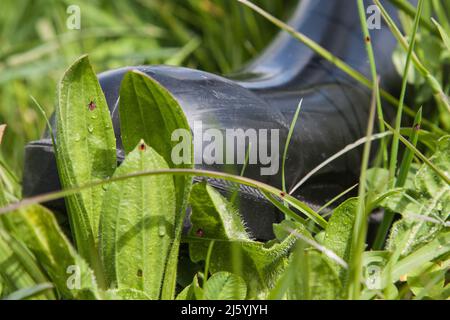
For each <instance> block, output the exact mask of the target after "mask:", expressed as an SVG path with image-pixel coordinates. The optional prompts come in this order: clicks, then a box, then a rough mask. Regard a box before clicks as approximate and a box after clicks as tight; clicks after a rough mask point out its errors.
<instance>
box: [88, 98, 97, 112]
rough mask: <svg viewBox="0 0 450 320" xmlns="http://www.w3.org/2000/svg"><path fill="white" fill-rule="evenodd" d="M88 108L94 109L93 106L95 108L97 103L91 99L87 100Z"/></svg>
mask: <svg viewBox="0 0 450 320" xmlns="http://www.w3.org/2000/svg"><path fill="white" fill-rule="evenodd" d="M88 107H89V110H91V111H94V109H95V108H97V105H96V104H95V102H94V101H92V100H91V102H89V105H88Z"/></svg>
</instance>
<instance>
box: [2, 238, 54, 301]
mask: <svg viewBox="0 0 450 320" xmlns="http://www.w3.org/2000/svg"><path fill="white" fill-rule="evenodd" d="M0 279H1V282H2V283H3V290H2V295H9V294H13V293H14V292H16V291H18V290H21V289H26V288H30V287H35V286H36V285H38V284H41V283H47V282H49V280H48V278H47V277H46V276H45V274H44V273H43V272H42V270H41V268H40V267H39V264H38V262H37V261H36V259H35V257H34V256H33V255H32V254H31V253H30V252H29V251H28V249H27V248H26V247H25V246H24V245H23V244H22V243H21V242H19V241H18V240H16V239H15V238H13V237H11V236H10V235H9V234H8V233H6V232H5V231H4V230H0ZM34 298H35V299H39V300H40V299H55V298H56V297H55V295H54V293H53V291H46V292H42V293H40V294H38V295H37V296H35V297H34Z"/></svg>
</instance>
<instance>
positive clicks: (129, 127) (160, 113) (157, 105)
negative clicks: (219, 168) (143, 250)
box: [119, 70, 194, 299]
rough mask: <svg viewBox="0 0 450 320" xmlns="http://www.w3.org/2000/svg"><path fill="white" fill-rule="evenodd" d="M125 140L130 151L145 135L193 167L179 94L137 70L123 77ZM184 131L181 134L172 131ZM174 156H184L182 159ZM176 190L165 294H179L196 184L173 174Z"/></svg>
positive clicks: (154, 145) (157, 147) (164, 153)
mask: <svg viewBox="0 0 450 320" xmlns="http://www.w3.org/2000/svg"><path fill="white" fill-rule="evenodd" d="M119 115H120V127H121V134H122V142H123V145H124V149H125V151H126V152H130V151H131V150H132V149H134V147H135V146H136V144H137V143H138V142H139V141H140V139H142V138H143V139H144V140H145V141H146V142H147V143H148V144H149V145H150V146H151V147H152V148H153V149H155V150H156V152H157V153H158V154H160V155H161V156H162V157H163V158H164V160H165V161H166V162H167V164H168V165H169V167H170V168H193V167H194V165H193V163H194V161H193V151H192V149H193V147H192V136H191V131H190V127H189V124H188V122H187V119H186V116H185V114H184V112H183V110H182V108H181V107H180V105H179V104H178V102H177V101H176V100H175V98H174V97H173V96H172V95H171V94H170V92H168V91H167V90H166V89H165V88H164V87H163V86H161V84H159V83H158V82H157V81H156V80H155V79H152V78H150V77H149V76H147V75H146V74H144V73H142V72H140V71H137V70H134V71H130V72H128V73H127V74H126V75H125V77H124V79H123V80H122V85H121V88H120V102H119ZM175 132H181V135H180V136H179V137H176V136H175V137H174V140H172V135H173V134H174V133H175ZM177 139H181V140H180V141H182V142H184V143H185V145H186V149H184V150H183V151H182V152H180V154H178V153H177V152H176V150H177V148H176V147H175V146H176V145H177V144H178V143H179V140H177ZM172 152H175V154H174V156H181V157H182V158H183V159H184V160H183V161H182V162H181V163H179V162H178V161H175V157H173V155H172ZM172 179H173V180H174V183H175V192H176V212H177V218H176V219H175V229H174V239H175V241H174V245H173V246H172V249H171V253H170V259H169V261H168V269H167V272H166V274H165V279H164V287H163V298H164V299H172V298H174V296H175V285H176V271H177V259H178V251H179V242H180V239H181V230H182V225H183V220H184V216H185V212H186V205H187V199H188V197H189V191H190V189H191V185H192V178H191V177H190V176H173V178H172Z"/></svg>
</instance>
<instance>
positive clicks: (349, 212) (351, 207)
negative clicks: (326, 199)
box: [323, 198, 358, 282]
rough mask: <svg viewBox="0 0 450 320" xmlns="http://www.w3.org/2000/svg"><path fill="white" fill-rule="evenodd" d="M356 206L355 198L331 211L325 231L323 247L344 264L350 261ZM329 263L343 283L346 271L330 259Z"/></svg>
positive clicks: (356, 200)
mask: <svg viewBox="0 0 450 320" xmlns="http://www.w3.org/2000/svg"><path fill="white" fill-rule="evenodd" d="M357 206H358V199H357V198H351V199H348V200H346V201H345V202H343V203H342V204H341V205H339V206H338V207H337V208H336V209H334V210H333V214H332V215H331V218H330V220H329V221H328V225H327V228H326V229H325V238H324V241H323V245H324V246H325V247H326V248H327V249H329V250H331V251H333V252H334V253H335V254H336V255H338V256H339V257H340V258H342V259H343V260H344V261H346V262H348V261H349V259H350V251H351V240H352V235H353V226H354V223H355V216H356V209H357ZM329 262H330V265H331V266H332V267H333V269H334V270H335V271H336V272H338V274H339V275H340V279H341V281H343V282H344V279H345V277H346V270H345V269H344V268H343V267H342V266H340V265H338V264H337V263H336V262H334V261H332V260H331V259H329Z"/></svg>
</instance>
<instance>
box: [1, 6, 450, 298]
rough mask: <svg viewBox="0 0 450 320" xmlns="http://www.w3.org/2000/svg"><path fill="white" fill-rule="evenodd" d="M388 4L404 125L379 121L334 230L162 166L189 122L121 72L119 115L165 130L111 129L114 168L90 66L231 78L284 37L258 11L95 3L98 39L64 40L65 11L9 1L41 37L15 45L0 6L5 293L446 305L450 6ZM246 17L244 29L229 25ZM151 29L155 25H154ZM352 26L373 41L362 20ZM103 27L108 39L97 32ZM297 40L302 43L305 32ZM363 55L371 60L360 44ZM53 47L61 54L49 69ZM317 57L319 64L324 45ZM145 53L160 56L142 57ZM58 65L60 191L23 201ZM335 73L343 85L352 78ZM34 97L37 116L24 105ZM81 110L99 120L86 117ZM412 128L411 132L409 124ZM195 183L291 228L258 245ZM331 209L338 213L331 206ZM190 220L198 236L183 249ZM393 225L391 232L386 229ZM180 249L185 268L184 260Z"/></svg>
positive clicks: (11, 21) (377, 91)
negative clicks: (392, 8) (373, 220)
mask: <svg viewBox="0 0 450 320" xmlns="http://www.w3.org/2000/svg"><path fill="white" fill-rule="evenodd" d="M243 2H245V1H243ZM393 2H394V3H396V4H397V5H398V6H399V8H400V9H399V10H400V11H401V22H402V26H398V29H397V27H396V26H395V25H394V24H393V22H392V21H391V20H390V18H389V16H387V15H386V14H385V12H383V14H384V19H386V20H387V21H388V22H389V26H390V28H391V29H392V32H393V33H394V34H395V35H396V37H397V38H398V40H399V47H398V50H397V51H396V52H395V54H394V56H393V59H394V61H395V63H396V66H397V68H398V71H399V73H400V74H402V75H403V83H402V93H401V96H400V97H399V98H398V99H397V98H395V97H393V99H394V102H395V105H396V106H398V108H397V119H396V122H395V124H388V123H386V124H385V130H386V131H385V132H382V133H381V135H378V137H379V138H382V139H383V141H384V144H381V146H382V147H381V148H380V150H379V156H378V157H376V160H375V161H374V163H372V164H370V165H369V161H368V160H369V153H370V147H371V139H370V138H371V136H372V135H373V130H374V129H373V121H372V122H371V125H369V127H368V129H367V136H366V137H365V139H364V143H365V148H364V157H363V159H364V160H363V163H362V167H361V177H360V181H359V185H358V196H357V197H355V198H350V199H348V200H346V201H344V202H342V203H340V204H339V205H337V206H336V203H333V204H328V205H333V206H334V209H333V210H332V211H331V213H330V215H329V217H327V219H325V218H323V217H322V216H321V215H320V214H319V213H318V212H316V211H314V210H313V209H312V208H310V207H308V206H307V205H306V204H305V203H302V202H301V201H299V200H298V199H296V198H294V197H292V196H290V195H288V194H286V193H285V192H284V191H283V190H280V189H278V188H277V186H268V185H265V184H263V183H260V182H257V181H253V180H249V179H243V178H241V177H240V176H234V175H229V174H225V173H214V172H208V171H199V170H194V169H193V166H191V165H182V166H180V165H176V164H174V163H173V162H172V159H171V157H170V151H171V149H172V147H173V142H172V141H171V139H170V136H165V134H164V132H172V131H173V130H174V129H177V128H189V127H188V124H187V120H186V117H185V115H184V113H183V111H182V109H181V107H180V106H179V105H178V103H177V102H176V100H175V99H173V98H172V96H171V94H170V93H169V92H168V91H167V90H166V89H165V88H164V87H162V86H161V85H160V84H159V83H157V82H156V81H155V80H153V79H152V78H150V77H148V76H146V75H145V74H142V73H140V72H137V71H130V72H129V73H127V75H126V76H125V78H124V80H123V82H122V84H121V89H120V96H121V99H120V104H119V108H120V110H121V114H122V115H125V114H139V112H137V110H136V108H137V106H138V105H139V103H136V102H139V101H141V102H144V101H145V103H146V105H147V106H148V108H149V113H150V114H151V115H153V116H155V117H158V118H161V119H164V120H167V121H163V123H162V124H161V125H162V126H165V127H164V128H163V129H164V130H158V131H154V130H151V131H150V130H145V128H144V127H142V128H139V127H138V128H136V126H141V125H142V126H144V125H145V119H142V121H136V122H135V123H134V124H133V125H130V121H129V119H124V118H123V117H122V118H121V119H120V120H121V130H122V135H123V136H125V135H126V136H127V139H126V140H124V148H125V151H126V153H127V156H126V159H125V161H124V162H123V163H122V164H121V165H120V166H118V167H117V165H116V163H117V161H116V152H115V148H116V146H115V137H114V132H113V129H112V123H111V119H110V115H109V112H108V107H107V105H106V101H105V97H104V96H103V94H102V91H101V89H100V87H99V84H98V81H97V77H96V73H95V72H94V69H93V67H92V65H91V62H90V59H92V61H93V62H94V63H93V64H94V65H95V66H98V67H99V69H106V68H110V67H115V66H119V65H124V64H140V63H158V62H166V63H167V62H168V63H173V64H183V65H188V66H193V67H199V66H201V67H202V68H204V69H208V70H216V71H217V70H218V71H222V72H229V71H231V70H233V69H234V68H236V67H238V66H240V65H241V64H242V63H243V62H244V61H245V60H246V59H248V58H249V57H251V56H253V55H254V54H255V53H256V52H258V51H259V50H260V49H261V48H262V47H263V46H264V44H265V43H266V42H267V41H268V40H269V38H270V35H272V34H273V32H274V31H275V30H276V29H275V28H273V27H272V25H271V24H268V23H269V22H273V23H274V24H275V25H277V26H278V27H279V28H286V26H285V25H284V24H283V23H281V22H280V21H278V20H275V19H274V18H273V17H272V16H270V15H268V14H267V13H266V12H263V11H261V10H260V9H258V8H257V7H253V9H254V10H256V11H259V14H258V13H256V14H255V13H253V12H254V11H251V10H249V8H246V7H245V6H244V5H243V4H239V3H237V2H236V3H235V2H230V1H169V2H168V1H153V2H150V3H151V4H147V3H146V2H136V3H132V4H129V3H128V2H127V4H125V2H117V3H116V4H110V5H107V4H106V2H105V3H102V1H99V2H98V3H97V5H88V4H87V3H86V5H87V6H89V8H90V9H89V10H86V11H89V13H88V12H86V14H87V15H93V16H94V17H95V19H96V24H93V25H92V29H91V28H87V30H86V31H83V33H81V34H82V35H81V36H80V35H77V36H74V34H71V33H67V34H66V33H58V32H55V30H58V29H55V28H57V27H56V26H57V25H58V21H59V23H61V21H60V20H58V17H61V15H59V14H58V11H61V10H64V8H65V5H66V4H64V3H61V5H60V6H58V5H55V6H52V7H49V6H39V5H37V4H36V5H35V3H36V2H27V1H24V2H23V3H22V2H19V4H17V3H15V4H14V5H13V4H12V3H10V4H9V5H10V9H9V10H13V9H12V8H16V6H19V5H23V10H24V11H23V12H24V13H25V12H28V11H25V10H26V9H30V6H31V7H33V8H34V9H35V10H34V12H35V15H36V16H35V17H27V19H31V21H35V22H36V23H35V24H31V23H30V25H29V27H27V26H23V27H21V28H19V31H17V30H16V28H18V27H17V25H18V24H19V23H20V18H21V17H20V15H14V16H13V15H7V13H5V12H8V7H6V10H4V11H3V16H2V17H0V25H2V30H3V31H4V32H3V34H2V35H1V37H2V38H3V39H2V40H4V41H3V43H5V46H2V48H1V50H2V51H1V52H0V55H1V56H2V60H1V61H2V62H1V63H0V70H2V69H3V70H2V72H1V76H0V84H1V88H0V98H1V117H2V119H1V120H2V122H4V123H6V124H8V128H7V130H6V135H5V137H4V140H3V144H2V157H3V160H2V162H1V167H0V177H1V180H0V187H1V189H0V190H1V192H0V207H3V208H2V209H0V218H1V220H0V296H3V297H6V298H16V299H20V298H37V299H57V298H64V299H173V298H177V299H267V298H270V299H377V298H382V299H424V298H432V299H448V297H449V296H450V287H449V284H448V269H449V266H450V265H449V262H450V259H449V256H450V233H449V230H448V227H449V222H448V217H449V213H450V177H449V171H448V170H449V167H450V136H449V135H448V130H449V128H450V121H449V112H450V110H449V102H448V94H449V91H450V81H449V80H450V79H449V78H448V77H447V74H446V70H448V67H449V58H450V39H449V38H448V34H450V25H449V23H448V16H447V13H449V12H450V11H449V10H448V9H450V8H448V7H446V6H445V7H444V4H442V2H441V1H423V0H420V1H419V3H418V6H417V8H414V7H412V6H408V5H406V4H405V2H403V1H393ZM108 3H109V2H108ZM261 3H262V7H264V8H266V9H267V11H269V12H273V13H275V14H276V15H278V16H282V15H283V14H285V12H283V9H284V8H282V7H281V6H279V7H277V5H276V4H275V3H279V2H275V1H261ZM375 3H377V4H379V5H380V7H381V3H379V2H378V1H377V0H375ZM358 4H359V6H360V8H361V9H363V6H362V4H363V2H362V1H360V0H358ZM445 5H447V4H445ZM153 6H155V7H153ZM250 6H251V5H250ZM43 7H45V8H43ZM99 8H102V10H101V9H99ZM155 8H157V9H158V11H156V9H155ZM381 8H382V7H381ZM144 9H145V10H144ZM40 10H50V11H51V13H46V14H45V13H41V12H40ZM52 12H53V13H52ZM117 12H121V13H122V14H124V17H126V19H123V21H124V23H123V25H122V26H117V25H116V23H117V18H115V17H114V15H115V14H116V13H117ZM156 12H158V14H156ZM205 12H208V14H205ZM214 15H218V17H220V18H221V19H223V23H229V24H230V27H232V28H235V31H236V32H233V33H230V34H232V37H233V38H231V39H224V37H220V36H217V35H218V34H220V33H221V27H218V24H217V21H215V18H213V17H214ZM363 15H364V10H361V16H363ZM243 16H245V17H246V18H245V19H243V21H246V23H249V25H248V26H245V25H242V24H236V23H235V22H236V21H240V20H239V19H241V18H242V17H243ZM431 16H434V17H435V19H436V20H434V19H433V20H432V19H431ZM42 17H46V18H42ZM150 18H151V19H150ZM263 18H266V19H263ZM33 19H34V20H33ZM53 19H54V20H53ZM89 21H91V20H89ZM144 21H155V26H153V25H152V26H150V25H148V23H145V22H144ZM361 21H362V24H361V27H362V30H363V31H364V32H367V26H366V25H365V23H364V21H365V19H361ZM194 22H195V25H192V23H194ZM89 23H92V21H91V22H89ZM98 25H100V26H101V28H94V27H93V26H98ZM35 26H37V28H35ZM90 27H91V26H90ZM400 27H401V28H400ZM62 29H63V27H61V29H59V30H62ZM36 30H37V31H36ZM130 30H132V31H133V32H132V34H133V35H132V36H130ZM266 30H268V31H267V32H266ZM400 30H402V31H400ZM113 31H114V32H113ZM35 32H37V35H38V39H41V40H38V43H36V42H34V43H33V42H32V41H29V42H30V43H26V44H24V41H25V40H29V39H34V38H36V34H35ZM11 33H14V37H12V36H9V35H10V34H11ZM403 34H405V35H407V36H403ZM136 35H140V36H139V37H138V36H136ZM193 35H194V36H193ZM293 36H294V37H296V38H297V39H299V41H303V40H304V37H303V35H301V34H298V33H293ZM142 37H147V38H148V42H145V43H144V42H143V41H142ZM99 38H100V39H102V40H103V41H101V42H100V41H98V39H99ZM243 39H246V41H241V40H243ZM247 39H249V40H247ZM33 41H37V40H33ZM236 43H239V44H240V45H239V46H238V45H233V44H236ZM127 44H129V45H127ZM241 44H244V45H241ZM306 44H307V45H308V43H306ZM367 46H368V49H370V43H368V44H367ZM168 47H169V48H168ZM170 47H172V48H170ZM179 47H182V49H181V50H179ZM55 48H59V49H58V50H60V51H59V52H60V53H61V54H54V53H53V51H54V50H55ZM174 48H175V49H174ZM313 49H314V50H316V51H317V53H318V54H322V55H325V54H326V52H324V49H323V48H317V47H314V48H313ZM81 51H88V52H91V54H90V57H91V58H90V59H89V58H88V57H87V56H81V57H80V58H76V59H75V58H74V55H79V53H80V52H81ZM149 52H150V55H155V56H153V57H149V56H148V55H149ZM369 52H370V50H369ZM67 60H75V62H74V63H72V64H71V66H70V67H69V68H68V69H67V70H66V72H65V73H64V76H63V77H62V79H61V81H60V83H59V86H58V92H57V97H58V98H57V101H56V106H55V109H56V120H57V128H56V137H55V140H54V141H57V143H55V148H54V149H55V152H56V156H57V162H58V172H59V175H60V178H61V181H62V184H63V187H64V191H61V192H56V193H52V194H48V195H44V196H41V197H35V198H31V199H28V200H27V199H25V200H22V199H21V198H22V197H21V194H20V183H19V181H20V178H18V176H19V177H20V166H21V152H22V148H23V143H24V142H26V141H28V140H29V139H31V138H35V137H36V136H37V134H38V133H39V132H40V131H41V129H42V126H37V127H36V126H32V125H30V124H35V123H37V122H39V123H41V124H42V125H44V122H45V111H44V109H45V110H47V111H50V110H51V106H52V103H51V102H52V100H53V99H54V96H55V95H54V94H53V93H52V92H53V90H54V82H53V81H50V80H49V81H47V82H45V81H42V78H48V79H50V76H51V75H53V74H58V73H59V72H60V71H58V67H61V66H64V65H67V64H68V63H67ZM370 60H371V65H372V67H373V68H372V70H373V71H374V72H373V78H372V81H370V80H368V79H367V81H366V84H368V86H369V87H370V88H371V89H372V91H373V97H374V98H373V102H372V105H371V110H372V112H371V120H374V118H375V116H376V111H377V110H378V111H379V110H380V109H379V108H377V101H379V100H380V99H376V97H377V96H378V95H383V94H384V95H385V92H384V91H383V90H382V89H381V88H378V86H377V81H376V61H373V60H372V59H370ZM338 67H340V68H342V69H343V71H345V72H347V73H349V74H350V75H352V74H353V73H352V69H351V67H350V66H347V65H338ZM55 70H56V71H55ZM408 71H410V72H408ZM357 80H358V79H357ZM359 80H361V79H359ZM409 93H411V94H409ZM412 93H414V94H412ZM30 94H31V95H33V96H36V97H37V100H38V101H39V102H40V104H41V105H44V106H46V107H45V108H42V107H40V105H39V103H36V105H37V106H32V105H31V102H30V101H29V95H30ZM149 96H152V97H157V98H154V99H148V97H149ZM20 101H25V103H24V105H23V106H22V108H17V109H15V108H13V107H12V106H16V105H18V104H19V103H20ZM92 101H95V108H91V107H90V104H91V103H92ZM162 105H164V106H165V107H164V108H160V106H162ZM69 110H70V112H69ZM40 111H41V113H42V114H43V115H44V117H42V118H44V119H41V118H40V116H39V114H40V113H39V112H40ZM18 114H20V115H21V116H20V117H17V115H18ZM406 116H409V117H410V118H411V119H409V121H407V118H406ZM299 118H300V119H301V112H300V114H299ZM402 120H403V121H402ZM402 124H403V125H404V126H403V127H402ZM406 124H408V125H406ZM138 132H140V133H143V134H142V136H140V135H139V134H137V133H138ZM18 137H21V138H20V139H19V138H18ZM190 139H192V137H190ZM80 141H83V143H80ZM100 156H101V159H100V158H99V157H100ZM397 159H398V161H397ZM11 168H12V169H11ZM193 176H207V177H208V176H210V177H216V178H221V179H226V180H229V181H231V182H233V183H235V184H245V185H250V186H252V187H254V188H258V189H259V190H260V191H262V192H263V193H264V194H265V195H266V197H267V199H268V200H270V202H272V203H273V205H275V206H277V207H278V208H279V209H280V210H282V212H283V213H284V214H285V217H286V219H285V220H284V221H282V222H281V223H280V224H276V225H274V226H273V228H274V233H275V235H276V238H275V239H273V240H272V241H269V242H267V243H262V242H259V241H256V240H254V239H253V238H252V237H251V235H249V234H248V232H247V230H246V228H245V225H244V223H243V222H242V219H241V217H240V214H239V212H238V211H237V210H236V209H235V207H234V205H233V203H232V202H231V201H229V200H228V199H226V198H224V197H223V196H222V195H221V194H219V193H218V192H217V191H216V190H215V189H214V188H212V187H210V186H209V185H207V184H206V183H197V184H195V185H192V177H193ZM337 196H338V197H337V199H335V201H336V202H338V201H339V199H340V197H339V196H341V195H337ZM62 197H66V203H67V208H68V217H69V220H70V226H71V231H70V234H66V233H65V232H64V231H63V230H62V228H61V225H60V224H59V222H58V220H57V219H56V218H55V214H54V213H52V212H50V211H49V210H48V209H46V208H45V207H43V206H42V205H41V204H40V203H42V202H45V201H48V200H52V199H57V198H62ZM21 200H22V201H21ZM188 205H189V206H190V207H191V208H192V215H191V221H192V224H193V226H192V228H191V231H190V233H189V234H188V235H185V236H182V232H181V231H182V224H183V219H184V213H185V212H186V206H188ZM379 208H382V209H384V211H385V212H386V215H385V219H384V220H383V222H382V224H381V226H380V228H379V231H378V234H377V239H376V241H375V243H374V244H373V246H372V247H367V246H366V236H367V228H368V225H367V216H368V215H369V214H371V212H373V211H374V210H375V209H379ZM394 214H397V215H398V217H399V218H398V219H396V221H395V222H394V221H393V218H394ZM388 230H390V231H389V232H388ZM181 243H183V244H184V245H186V246H187V247H188V253H185V252H183V253H182V254H180V244H181Z"/></svg>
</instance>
